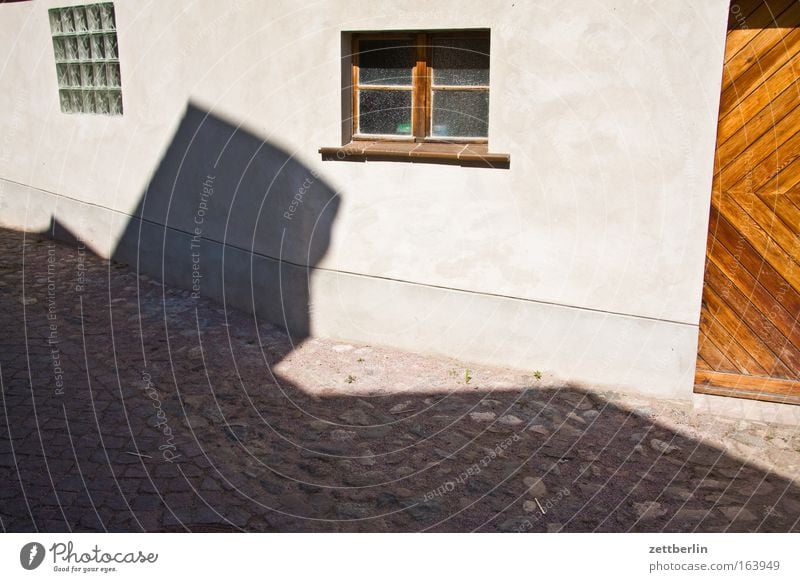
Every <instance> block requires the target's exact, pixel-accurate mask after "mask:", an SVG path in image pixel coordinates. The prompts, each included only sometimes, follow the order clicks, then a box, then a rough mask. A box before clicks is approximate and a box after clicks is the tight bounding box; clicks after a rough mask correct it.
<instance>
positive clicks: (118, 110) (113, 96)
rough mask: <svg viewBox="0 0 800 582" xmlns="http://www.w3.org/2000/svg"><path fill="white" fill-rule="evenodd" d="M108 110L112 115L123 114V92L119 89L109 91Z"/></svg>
mask: <svg viewBox="0 0 800 582" xmlns="http://www.w3.org/2000/svg"><path fill="white" fill-rule="evenodd" d="M108 112H109V113H110V114H111V115H122V93H120V92H119V91H109V92H108Z"/></svg>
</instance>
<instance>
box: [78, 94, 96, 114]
mask: <svg viewBox="0 0 800 582" xmlns="http://www.w3.org/2000/svg"><path fill="white" fill-rule="evenodd" d="M93 93H94V91H81V102H82V106H81V110H82V111H83V112H84V113H94V111H95V109H94V94H93Z"/></svg>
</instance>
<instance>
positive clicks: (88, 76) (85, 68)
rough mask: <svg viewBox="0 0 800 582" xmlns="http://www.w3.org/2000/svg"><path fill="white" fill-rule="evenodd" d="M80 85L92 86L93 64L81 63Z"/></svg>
mask: <svg viewBox="0 0 800 582" xmlns="http://www.w3.org/2000/svg"><path fill="white" fill-rule="evenodd" d="M81 86H82V87H94V66H93V65H81Z"/></svg>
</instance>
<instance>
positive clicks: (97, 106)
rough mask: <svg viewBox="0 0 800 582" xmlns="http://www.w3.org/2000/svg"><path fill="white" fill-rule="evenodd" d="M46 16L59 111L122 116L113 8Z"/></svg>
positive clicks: (96, 6)
mask: <svg viewBox="0 0 800 582" xmlns="http://www.w3.org/2000/svg"><path fill="white" fill-rule="evenodd" d="M49 14H50V31H51V33H52V35H53V52H54V54H55V58H56V73H57V77H58V95H59V101H60V102H61V111H63V112H64V113H96V114H106V115H122V88H121V84H120V72H119V54H118V48H117V30H116V29H117V27H116V18H115V15H114V4H112V3H111V2H108V3H104V4H89V5H85V6H70V7H68V8H53V9H51V10H50V11H49Z"/></svg>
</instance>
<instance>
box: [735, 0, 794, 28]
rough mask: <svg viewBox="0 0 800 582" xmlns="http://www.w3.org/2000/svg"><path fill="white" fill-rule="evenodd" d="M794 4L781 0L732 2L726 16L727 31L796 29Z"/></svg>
mask: <svg viewBox="0 0 800 582" xmlns="http://www.w3.org/2000/svg"><path fill="white" fill-rule="evenodd" d="M795 4H796V3H795V2H784V1H782V0H733V1H732V2H731V8H730V12H729V16H728V30H753V31H756V32H757V31H759V30H762V29H765V28H796V27H797V12H796V6H795Z"/></svg>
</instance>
